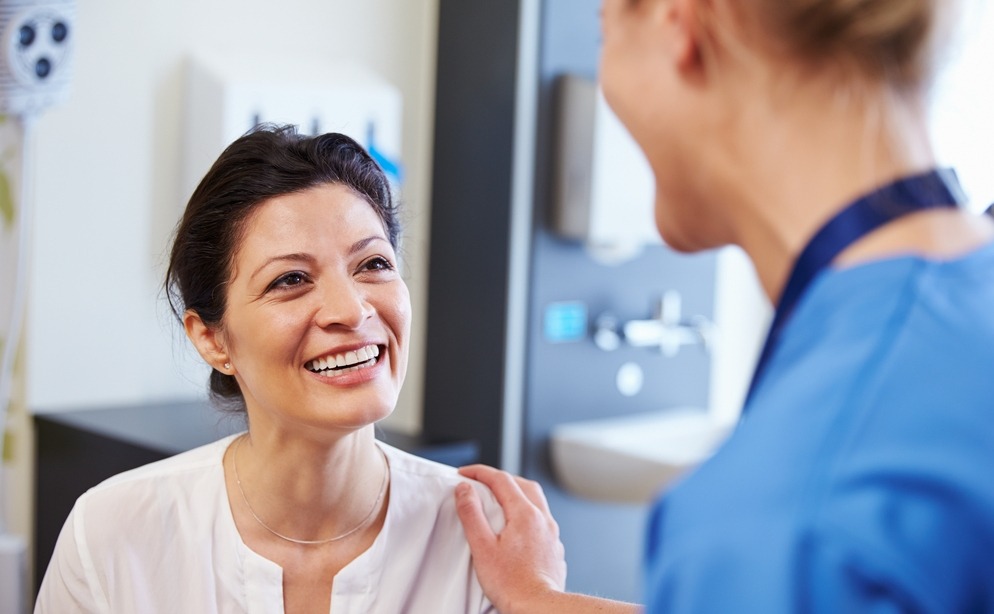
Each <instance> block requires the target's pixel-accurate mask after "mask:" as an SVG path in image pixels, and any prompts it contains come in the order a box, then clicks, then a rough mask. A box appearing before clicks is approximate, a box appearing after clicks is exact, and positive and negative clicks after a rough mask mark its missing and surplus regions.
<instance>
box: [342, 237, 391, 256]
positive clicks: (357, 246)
mask: <svg viewBox="0 0 994 614" xmlns="http://www.w3.org/2000/svg"><path fill="white" fill-rule="evenodd" d="M373 241H383V242H384V243H386V242H387V240H386V239H385V238H384V237H382V236H380V235H371V236H368V237H366V238H365V239H359V240H358V241H356V242H355V243H353V244H352V247H351V248H349V255H350V256H351V255H353V254H355V253H357V252H361V251H362V250H364V249H365V248H366V247H367V246H368V245H369V244H370V243H372V242H373Z"/></svg>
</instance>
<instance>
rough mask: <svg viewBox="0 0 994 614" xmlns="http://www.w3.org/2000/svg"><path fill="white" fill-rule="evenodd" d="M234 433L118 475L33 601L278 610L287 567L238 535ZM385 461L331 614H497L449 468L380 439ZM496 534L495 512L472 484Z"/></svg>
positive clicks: (89, 502)
mask: <svg viewBox="0 0 994 614" xmlns="http://www.w3.org/2000/svg"><path fill="white" fill-rule="evenodd" d="M234 437H235V436H231V437H226V438H225V439H222V440H220V441H216V442H214V443H211V444H208V445H206V446H203V447H200V448H197V449H195V450H191V451H189V452H186V453H183V454H180V455H178V456H174V457H172V458H167V459H165V460H162V461H159V462H156V463H152V464H150V465H146V466H144V467H140V468H138V469H134V470H132V471H128V472H126V473H122V474H120V475H117V476H115V477H113V478H111V479H109V480H107V481H105V482H103V483H102V484H100V485H99V486H96V487H94V488H92V489H91V490H89V491H87V492H86V493H85V494H83V495H82V496H81V497H80V498H79V499H78V500H77V501H76V505H75V507H74V508H73V511H72V513H71V514H70V515H69V518H68V519H67V520H66V523H65V526H64V527H63V528H62V532H61V534H60V535H59V540H58V543H57V544H56V547H55V553H54V555H53V556H52V560H51V562H50V563H49V566H48V571H47V572H46V573H45V578H44V580H43V582H42V586H41V590H40V591H39V595H38V601H37V603H36V604H35V613H36V614H49V613H51V614H63V613H65V612H113V613H120V612H135V613H145V612H170V613H172V612H191V613H192V612H197V613H198V614H207V613H211V612H217V613H222V612H224V613H227V612H248V613H271V612H283V570H282V569H281V568H280V567H279V565H277V564H276V563H273V562H272V561H270V560H268V559H266V558H263V557H262V556H260V555H259V554H256V553H255V552H253V551H252V550H250V549H249V548H248V547H247V546H246V545H245V544H244V543H243V542H242V539H241V536H240V535H239V534H238V531H237V529H236V528H235V522H234V519H233V518H232V515H231V508H230V507H229V505H228V496H227V493H226V491H225V486H224V469H223V468H222V465H221V459H222V458H223V456H224V451H225V450H226V449H227V447H228V445H229V444H230V443H231V441H232V440H233V439H234ZM377 443H378V445H379V446H380V448H381V449H382V450H383V451H384V453H385V454H386V457H387V460H388V461H389V464H390V500H389V506H388V508H387V513H386V519H385V521H384V524H383V529H382V530H381V531H380V534H379V536H377V538H376V541H375V542H373V545H372V546H370V548H369V549H368V550H366V551H365V552H364V553H362V554H361V555H359V556H358V557H357V558H356V559H355V560H353V561H352V562H351V563H349V564H348V565H347V566H346V567H345V568H344V569H342V570H341V571H340V572H339V573H338V575H337V576H335V581H334V583H333V584H332V593H331V608H332V611H333V612H334V613H335V614H346V613H356V614H359V613H362V614H367V613H370V612H376V613H379V612H382V613H389V614H393V613H401V612H403V613H409V614H418V613H421V612H424V613H425V614H444V613H446V612H453V613H456V612H458V613H464V612H493V611H494V610H493V606H492V605H491V604H490V602H489V601H488V600H487V598H486V597H485V596H484V595H483V591H482V589H481V588H480V584H479V582H478V581H477V578H476V573H475V572H474V571H473V566H472V562H471V560H470V553H469V546H468V545H467V543H466V538H465V535H464V534H463V529H462V525H461V524H460V523H459V519H458V517H457V515H456V508H455V497H454V496H453V489H454V487H455V485H456V484H457V483H458V482H459V481H462V480H464V478H462V477H461V476H459V475H458V474H457V473H456V471H455V470H454V469H453V468H451V467H447V466H445V465H441V464H439V463H435V462H432V461H428V460H424V459H422V458H419V457H416V456H413V455H411V454H408V453H406V452H402V451H400V450H398V449H396V448H393V447H391V446H388V445H386V444H384V443H382V442H377ZM473 484H474V485H475V486H476V488H477V490H478V491H479V492H480V494H481V498H482V499H483V502H484V509H485V511H486V513H487V516H488V518H489V519H490V523H491V525H492V526H493V527H494V530H500V529H501V528H502V527H503V522H504V520H503V516H502V514H501V511H500V506H498V505H497V503H496V501H495V500H494V498H493V495H492V494H491V493H490V491H489V490H487V489H486V488H485V487H483V486H482V485H480V484H478V483H476V482H473Z"/></svg>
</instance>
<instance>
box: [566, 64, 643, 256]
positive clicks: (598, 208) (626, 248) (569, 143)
mask: <svg viewBox="0 0 994 614" xmlns="http://www.w3.org/2000/svg"><path fill="white" fill-rule="evenodd" d="M557 90H558V91H557V94H558V101H557V105H558V107H559V108H558V113H557V116H558V125H557V126H556V142H555V147H556V152H555V157H556V166H555V170H554V172H555V185H554V197H553V203H552V208H551V220H550V222H551V226H552V230H553V232H555V233H556V234H558V235H559V236H561V237H564V238H568V239H573V240H577V241H581V242H583V243H584V244H585V245H586V246H587V249H588V251H589V252H590V253H591V255H592V256H593V257H595V258H596V259H598V260H600V261H602V262H619V261H624V260H628V259H630V258H632V257H634V256H636V255H638V254H639V253H640V252H641V250H642V248H643V246H645V245H648V244H658V243H659V242H660V238H659V234H658V233H657V232H656V228H655V224H654V222H653V203H654V200H655V184H654V180H653V175H652V170H651V169H650V167H649V163H648V161H647V160H646V158H645V155H644V154H643V153H642V151H641V150H640V149H639V147H638V145H637V144H636V143H635V141H634V139H632V137H631V135H630V134H629V133H628V130H627V129H626V128H625V127H624V125H623V124H622V123H621V121H620V120H619V119H618V117H617V116H616V115H615V114H614V112H613V111H611V109H610V107H608V105H607V101H605V100H604V95H603V94H602V93H601V90H600V87H598V85H597V83H596V82H594V81H592V80H590V79H586V78H584V77H579V76H576V75H565V76H562V77H560V78H559V80H558V83H557Z"/></svg>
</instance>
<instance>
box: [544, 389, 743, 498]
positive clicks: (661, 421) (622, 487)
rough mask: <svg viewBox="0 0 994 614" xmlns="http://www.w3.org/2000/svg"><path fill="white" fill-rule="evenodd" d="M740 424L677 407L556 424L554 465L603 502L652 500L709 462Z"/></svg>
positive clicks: (568, 483)
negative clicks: (706, 461)
mask: <svg viewBox="0 0 994 614" xmlns="http://www.w3.org/2000/svg"><path fill="white" fill-rule="evenodd" d="M733 428H734V424H729V423H727V421H726V422H718V421H716V420H715V419H714V418H713V417H712V416H710V415H708V414H707V413H706V412H705V411H704V410H701V409H692V408H675V409H667V410H662V411H657V412H646V413H642V414H635V415H631V416H623V417H619V418H608V419H602V420H590V421H584V422H569V423H565V424H560V425H558V426H556V427H555V428H553V430H552V437H551V451H552V465H553V469H554V471H555V473H556V478H557V479H558V480H559V483H560V484H561V485H562V486H563V487H564V488H566V490H568V491H569V492H571V493H573V494H575V495H578V496H581V497H585V498H588V499H594V500H598V501H609V502H615V503H646V502H649V501H651V500H653V499H654V498H655V497H656V496H657V495H658V494H659V491H660V490H661V489H662V488H663V487H664V486H666V485H667V484H668V483H670V482H671V481H672V480H673V479H674V478H676V477H679V476H680V475H682V474H683V473H685V472H686V471H688V470H689V469H692V468H693V467H696V466H697V465H698V464H700V463H701V462H703V461H705V460H707V459H708V458H709V457H710V456H711V455H712V454H713V453H714V451H715V450H716V449H717V448H718V446H719V445H721V443H722V442H723V441H724V440H725V438H726V437H727V436H728V435H729V434H730V433H731V431H732V429H733Z"/></svg>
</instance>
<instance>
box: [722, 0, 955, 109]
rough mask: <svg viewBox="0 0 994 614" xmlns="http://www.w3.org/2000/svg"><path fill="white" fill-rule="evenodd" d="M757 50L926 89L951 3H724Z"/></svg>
mask: <svg viewBox="0 0 994 614" xmlns="http://www.w3.org/2000/svg"><path fill="white" fill-rule="evenodd" d="M728 1H729V2H730V3H731V5H732V8H733V10H735V11H736V12H737V13H738V14H739V16H740V17H741V18H743V20H744V21H745V22H746V23H747V24H749V25H752V26H753V27H752V28H750V29H751V30H752V33H754V34H755V35H757V36H758V37H759V40H760V41H761V42H762V43H761V44H763V45H764V46H766V47H768V48H769V49H771V50H773V51H774V52H775V53H778V54H780V55H782V56H784V57H789V58H791V59H793V60H794V61H799V62H801V63H802V65H804V66H809V67H811V68H814V69H824V68H829V69H839V70H844V71H846V73H847V74H848V75H849V76H852V75H853V74H855V75H859V76H862V77H864V78H866V79H869V80H871V81H877V82H882V83H886V84H889V85H891V86H894V87H895V88H897V89H899V90H910V91H920V90H923V89H926V88H927V87H928V86H929V85H930V83H931V80H932V77H933V76H934V73H935V71H936V63H937V56H938V50H939V48H940V47H941V46H942V44H943V43H944V42H946V39H947V36H948V34H949V32H948V25H949V24H951V23H952V19H951V17H952V14H953V13H954V12H955V11H954V10H953V6H952V5H955V4H956V2H955V0H728Z"/></svg>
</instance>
